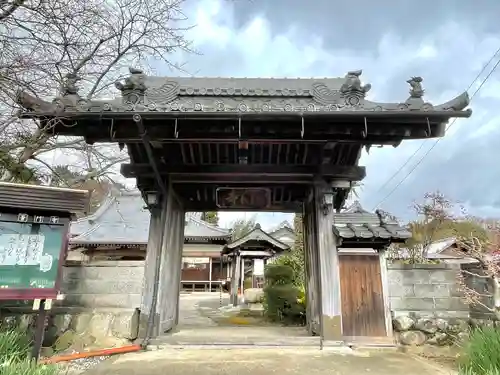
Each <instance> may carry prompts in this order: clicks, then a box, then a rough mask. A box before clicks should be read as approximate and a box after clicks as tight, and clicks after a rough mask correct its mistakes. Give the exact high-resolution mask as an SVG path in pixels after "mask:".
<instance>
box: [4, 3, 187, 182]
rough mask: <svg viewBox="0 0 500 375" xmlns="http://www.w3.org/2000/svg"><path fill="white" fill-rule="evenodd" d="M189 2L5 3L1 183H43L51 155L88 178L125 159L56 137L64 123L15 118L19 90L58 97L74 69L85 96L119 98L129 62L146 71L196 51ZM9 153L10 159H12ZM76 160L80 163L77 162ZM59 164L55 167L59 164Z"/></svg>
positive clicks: (171, 64) (175, 65) (49, 172)
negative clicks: (58, 126) (118, 87)
mask: <svg viewBox="0 0 500 375" xmlns="http://www.w3.org/2000/svg"><path fill="white" fill-rule="evenodd" d="M183 4H184V0H169V1H156V0H114V1H112V2H110V1H107V0H51V1H41V0H3V1H1V0H0V51H1V53H0V155H6V159H5V160H6V162H2V161H0V177H1V179H2V180H7V181H19V180H22V181H23V182H28V181H29V182H37V181H42V180H49V179H50V177H49V176H50V175H52V174H53V172H54V171H53V169H54V168H50V166H51V163H52V162H50V161H48V159H47V158H50V156H49V155H54V153H57V154H58V155H61V154H62V155H64V156H66V155H67V157H68V159H71V160H72V162H71V163H74V164H75V165H78V167H76V169H80V170H82V171H86V172H85V173H84V172H82V173H83V175H84V176H89V178H90V176H94V177H96V176H97V177H99V176H104V175H107V174H109V173H110V172H112V169H113V167H114V166H115V165H116V164H117V163H120V162H122V161H124V160H126V157H125V156H124V155H123V154H119V153H118V152H117V151H115V150H113V151H112V150H111V148H109V147H108V146H101V145H94V146H91V147H89V146H87V145H85V144H84V142H83V140H81V139H76V140H75V139H74V138H68V139H66V138H60V139H58V140H57V141H54V140H53V139H52V135H53V134H52V132H51V131H52V128H53V127H54V126H55V125H56V123H57V120H55V121H53V122H51V123H48V124H45V125H43V126H42V125H41V124H39V123H37V122H35V121H25V120H23V121H21V120H18V119H17V117H16V111H17V105H16V99H17V95H18V90H19V89H22V90H24V91H25V92H28V93H30V94H31V95H33V96H35V97H39V98H44V99H49V100H50V98H54V97H56V95H57V94H58V90H59V91H60V88H61V87H62V86H63V83H64V79H65V77H66V76H67V75H68V74H72V75H77V76H80V77H81V78H82V81H81V83H82V84H81V86H82V87H81V88H80V89H81V96H82V97H85V98H87V99H93V98H96V97H98V96H100V97H109V96H114V94H115V93H114V92H112V91H111V89H112V88H113V87H114V85H113V83H114V82H115V81H117V80H118V79H120V78H122V76H123V73H125V72H126V69H127V68H128V67H129V66H140V67H141V68H142V69H143V70H144V71H145V72H148V71H152V70H153V68H152V66H151V64H154V65H155V66H156V67H158V66H164V67H166V68H179V69H181V67H182V64H181V63H180V62H177V61H174V60H172V56H173V52H176V51H185V52H189V53H191V52H194V51H192V50H191V48H190V42H189V41H188V40H186V39H185V37H184V36H185V32H186V31H187V30H189V29H190V27H191V26H190V25H189V24H187V17H186V16H185V15H184V13H183V11H182V7H183ZM7 156H8V157H7ZM74 160H76V161H74ZM52 167H54V166H52Z"/></svg>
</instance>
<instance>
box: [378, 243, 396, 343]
mask: <svg viewBox="0 0 500 375" xmlns="http://www.w3.org/2000/svg"><path fill="white" fill-rule="evenodd" d="M378 255H379V259H380V278H381V279H382V280H381V281H382V294H383V295H382V298H383V299H384V313H385V329H386V332H387V336H389V337H393V335H394V332H393V327H392V313H391V303H390V299H389V277H388V274H387V253H386V251H385V250H380V251H379V254H378Z"/></svg>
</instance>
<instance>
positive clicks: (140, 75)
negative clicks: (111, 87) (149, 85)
mask: <svg viewBox="0 0 500 375" xmlns="http://www.w3.org/2000/svg"><path fill="white" fill-rule="evenodd" d="M128 70H129V72H130V75H129V76H128V77H126V78H125V81H124V82H125V83H121V82H120V81H115V87H116V88H117V89H118V90H120V91H121V93H122V96H123V99H124V100H125V101H126V102H129V103H132V104H137V103H139V102H140V101H142V100H143V98H144V94H145V92H146V74H144V71H142V70H141V69H136V68H133V67H130V68H128Z"/></svg>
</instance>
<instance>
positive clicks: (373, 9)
mask: <svg viewBox="0 0 500 375" xmlns="http://www.w3.org/2000/svg"><path fill="white" fill-rule="evenodd" d="M186 12H187V15H188V16H189V17H190V20H191V21H192V23H193V24H196V27H195V28H194V29H193V30H191V31H190V33H189V35H188V36H189V38H190V39H192V40H193V41H194V47H195V48H196V49H197V50H198V51H199V54H198V55H189V56H183V57H182V58H183V60H184V61H185V62H186V63H187V65H186V69H187V70H188V71H189V72H191V73H193V74H196V75H200V76H235V77H282V76H285V77H336V76H343V75H344V74H345V73H346V71H348V70H353V69H363V75H362V78H363V81H364V82H365V83H371V84H372V90H371V91H370V95H369V98H370V99H372V100H376V101H382V102H383V101H404V100H405V99H406V98H407V96H408V85H407V84H406V83H405V81H406V80H407V79H408V78H410V77H411V76H414V75H419V76H422V77H423V78H424V87H425V89H426V99H427V100H428V101H430V102H432V103H439V102H445V101H447V100H449V99H451V98H452V97H454V96H456V95H458V94H459V93H461V92H462V91H464V90H465V89H466V88H467V87H468V86H469V85H470V84H471V83H472V82H473V80H474V78H475V77H476V75H477V74H478V73H479V72H480V71H481V69H482V68H483V65H484V64H485V63H486V62H487V61H488V60H490V58H491V57H492V55H493V54H494V53H495V51H496V50H497V49H498V48H500V23H499V22H498V18H499V17H500V3H499V2H498V0H482V1H480V2H472V1H469V0H439V1H431V0H420V1H414V0H413V1H408V0H382V1H369V0H359V1H357V2H355V3H352V2H349V1H343V2H342V1H332V0H313V1H309V2H308V1H299V0H201V1H200V0H187V8H186ZM498 58H500V55H499V56H498ZM498 58H497V59H495V60H494V61H493V63H492V64H491V65H494V64H495V63H496V61H497V60H498ZM491 67H492V66H490V68H491ZM157 68H158V73H159V74H164V75H168V74H172V73H171V72H168V71H166V70H165V69H164V68H163V67H157ZM489 70H490V69H487V71H486V72H485V73H484V74H483V75H482V78H484V77H485V76H486V75H487V73H488V71H489ZM479 83H480V81H479V82H476V83H475V84H474V85H473V87H472V90H471V91H474V89H475V88H477V87H478V85H479ZM499 104H500V68H499V69H498V72H495V73H493V74H492V75H491V78H490V79H489V80H488V82H487V83H486V84H485V85H484V87H483V89H482V90H481V91H480V92H479V93H478V94H477V96H476V97H475V98H474V100H473V101H472V103H471V108H473V110H474V113H473V116H472V117H471V118H470V119H467V120H459V121H457V122H456V123H454V125H453V126H452V127H451V129H450V130H449V132H448V134H447V135H446V137H445V138H443V139H442V140H441V141H439V143H438V144H437V145H435V147H434V149H433V150H432V151H431V152H430V153H429V155H428V156H427V157H425V158H424V159H423V161H422V162H421V163H420V164H419V166H418V167H417V168H416V169H415V170H414V171H413V172H412V173H411V174H410V175H409V177H407V178H406V180H405V181H404V182H403V183H402V184H400V186H399V187H398V188H397V189H396V190H394V191H393V189H394V187H395V186H396V185H397V184H398V183H400V181H401V180H402V179H403V178H405V176H406V175H408V173H410V171H411V169H413V167H414V166H415V164H416V163H418V162H419V160H420V159H421V158H422V156H423V155H424V154H425V153H426V152H427V150H428V149H429V148H430V147H432V146H433V145H434V143H435V141H434V140H427V141H425V143H424V144H423V146H422V141H411V142H406V143H404V144H402V145H401V146H399V147H398V148H392V147H387V148H383V149H373V150H371V151H370V154H369V155H363V158H362V160H361V165H365V166H366V167H367V177H366V179H365V180H364V186H363V188H362V191H361V197H360V198H361V203H362V204H363V205H364V206H365V207H366V208H369V209H372V208H375V207H376V206H377V205H378V204H379V202H381V201H382V203H381V204H380V207H381V208H383V209H385V210H387V211H390V212H392V213H394V214H396V215H397V216H399V217H401V218H408V217H411V210H410V208H409V206H410V204H411V203H412V201H413V200H415V199H419V198H421V197H422V196H423V194H424V193H425V192H427V191H435V190H438V189H439V190H440V191H442V192H444V193H445V194H447V195H448V196H449V197H450V198H451V199H454V200H458V201H461V202H462V203H463V204H465V205H466V206H467V207H468V208H469V211H470V212H471V213H473V214H478V215H487V216H495V215H497V216H500V189H499V188H498V187H497V182H500V171H499V168H498V167H497V163H498V161H497V160H500V147H499V146H500V127H499V126H498V125H500V116H499V115H497V113H498V112H497V111H498V110H497V109H496V108H497V106H498V105H499ZM419 148H420V149H419ZM417 149H419V152H418V153H417V155H416V156H415V157H414V158H413V159H411V161H410V162H409V163H408V164H407V166H406V167H405V168H403V170H402V171H401V172H400V173H398V174H397V175H396V176H395V177H394V178H393V179H392V180H390V181H389V182H388V183H387V180H388V179H389V178H390V177H391V176H392V175H393V174H394V173H395V172H396V171H397V170H398V169H399V168H400V167H401V166H402V165H403V164H404V163H405V162H406V160H407V159H408V158H409V157H410V156H411V155H412V154H413V153H414V152H415V150H417ZM389 194H390V195H389ZM388 195H389V196H388ZM238 216H241V214H235V213H225V214H224V213H223V214H221V224H223V225H227V224H228V223H230V222H231V221H232V220H234V219H235V218H236V217H238ZM249 216H250V215H247V217H249ZM283 218H286V216H283V215H282V214H274V215H272V214H267V215H265V214H261V215H258V217H257V220H258V221H259V222H260V223H261V224H262V225H263V226H265V227H269V226H271V225H273V223H278V222H279V221H280V220H282V219H283Z"/></svg>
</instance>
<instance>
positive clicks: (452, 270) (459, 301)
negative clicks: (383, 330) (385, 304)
mask: <svg viewBox="0 0 500 375" xmlns="http://www.w3.org/2000/svg"><path fill="white" fill-rule="evenodd" d="M461 267H465V268H468V269H469V270H470V271H474V272H473V273H477V269H474V268H473V267H472V268H471V266H467V265H466V266H464V265H460V264H445V263H441V264H413V265H410V264H400V263H395V264H391V265H389V266H388V279H389V280H388V281H389V299H390V303H391V311H392V314H393V326H394V331H395V336H396V339H397V340H398V341H399V342H400V343H402V344H404V345H423V344H431V345H449V344H453V343H457V342H462V341H463V340H464V339H465V338H466V337H467V336H468V332H469V328H470V327H482V326H489V325H497V322H493V321H492V320H491V317H492V316H491V314H490V313H489V311H487V309H484V308H480V307H478V306H474V305H469V304H467V303H465V301H464V298H463V293H462V291H461V290H460V285H459V283H458V276H459V274H460V271H461ZM466 284H467V285H468V287H470V288H473V289H474V290H476V291H480V292H484V290H485V287H486V284H487V282H486V280H485V279H483V278H480V277H475V276H474V275H472V274H467V275H466ZM482 302H483V303H485V304H489V305H491V301H489V300H483V301H482Z"/></svg>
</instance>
